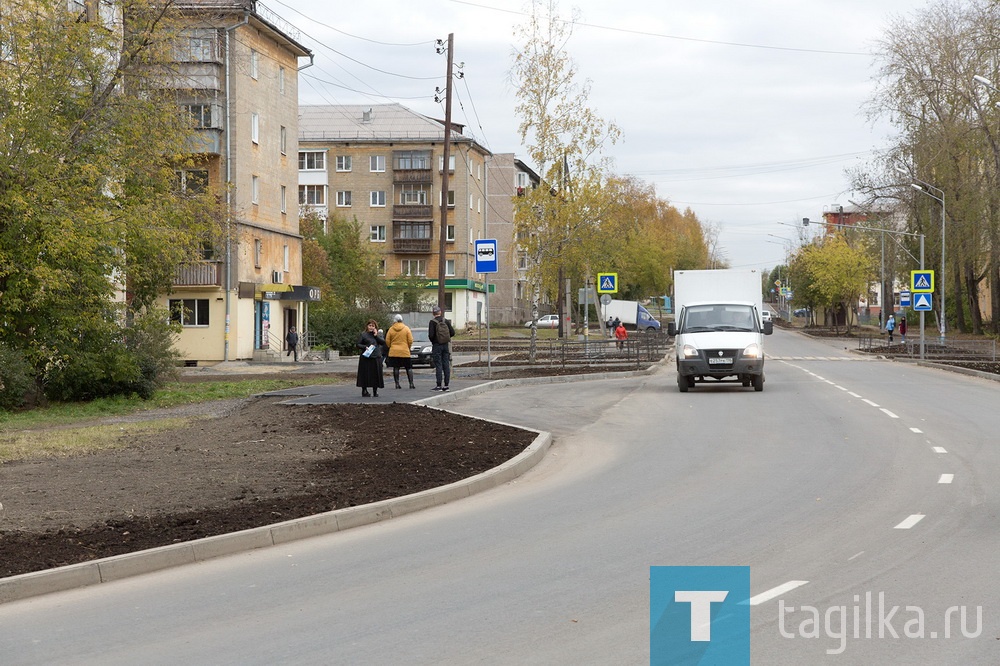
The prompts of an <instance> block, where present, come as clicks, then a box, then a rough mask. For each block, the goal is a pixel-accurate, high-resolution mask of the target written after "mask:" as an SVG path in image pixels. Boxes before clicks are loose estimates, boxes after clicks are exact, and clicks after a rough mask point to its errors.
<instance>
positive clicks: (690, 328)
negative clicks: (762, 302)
mask: <svg viewBox="0 0 1000 666" xmlns="http://www.w3.org/2000/svg"><path fill="white" fill-rule="evenodd" d="M758 330H760V328H759V327H758V325H757V317H756V316H755V315H754V309H753V308H752V307H751V306H749V305H692V306H691V307H688V308H685V309H684V323H683V324H682V326H681V331H680V332H681V333H698V332H705V331H758Z"/></svg>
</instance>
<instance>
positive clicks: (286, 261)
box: [281, 245, 291, 273]
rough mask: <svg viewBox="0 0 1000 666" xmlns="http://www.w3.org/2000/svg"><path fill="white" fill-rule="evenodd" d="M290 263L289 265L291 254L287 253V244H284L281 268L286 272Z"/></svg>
mask: <svg viewBox="0 0 1000 666" xmlns="http://www.w3.org/2000/svg"><path fill="white" fill-rule="evenodd" d="M290 265H291V254H290V253H289V249H288V246H287V245H285V246H284V249H283V254H282V264H281V267H282V270H284V271H285V272H286V273H287V272H288V267H289V266H290Z"/></svg>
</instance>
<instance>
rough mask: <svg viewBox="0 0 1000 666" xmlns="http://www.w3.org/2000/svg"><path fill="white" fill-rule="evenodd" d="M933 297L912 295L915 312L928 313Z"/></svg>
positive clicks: (929, 295)
mask: <svg viewBox="0 0 1000 666" xmlns="http://www.w3.org/2000/svg"><path fill="white" fill-rule="evenodd" d="M932 301H933V296H932V295H931V294H914V295H913V309H914V310H916V311H917V312H930V310H931V303H932Z"/></svg>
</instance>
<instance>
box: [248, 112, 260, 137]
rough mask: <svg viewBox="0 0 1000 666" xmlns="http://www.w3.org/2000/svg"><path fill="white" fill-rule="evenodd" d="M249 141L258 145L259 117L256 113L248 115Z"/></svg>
mask: <svg viewBox="0 0 1000 666" xmlns="http://www.w3.org/2000/svg"><path fill="white" fill-rule="evenodd" d="M250 140H251V141H253V142H254V143H260V116H259V115H258V114H256V113H251V114H250Z"/></svg>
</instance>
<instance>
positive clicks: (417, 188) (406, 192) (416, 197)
mask: <svg viewBox="0 0 1000 666" xmlns="http://www.w3.org/2000/svg"><path fill="white" fill-rule="evenodd" d="M399 203H401V204H403V205H407V204H418V205H420V204H424V205H425V204H426V203H427V190H426V188H424V187H423V186H421V185H406V184H404V185H403V187H402V188H400V190H399Z"/></svg>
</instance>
